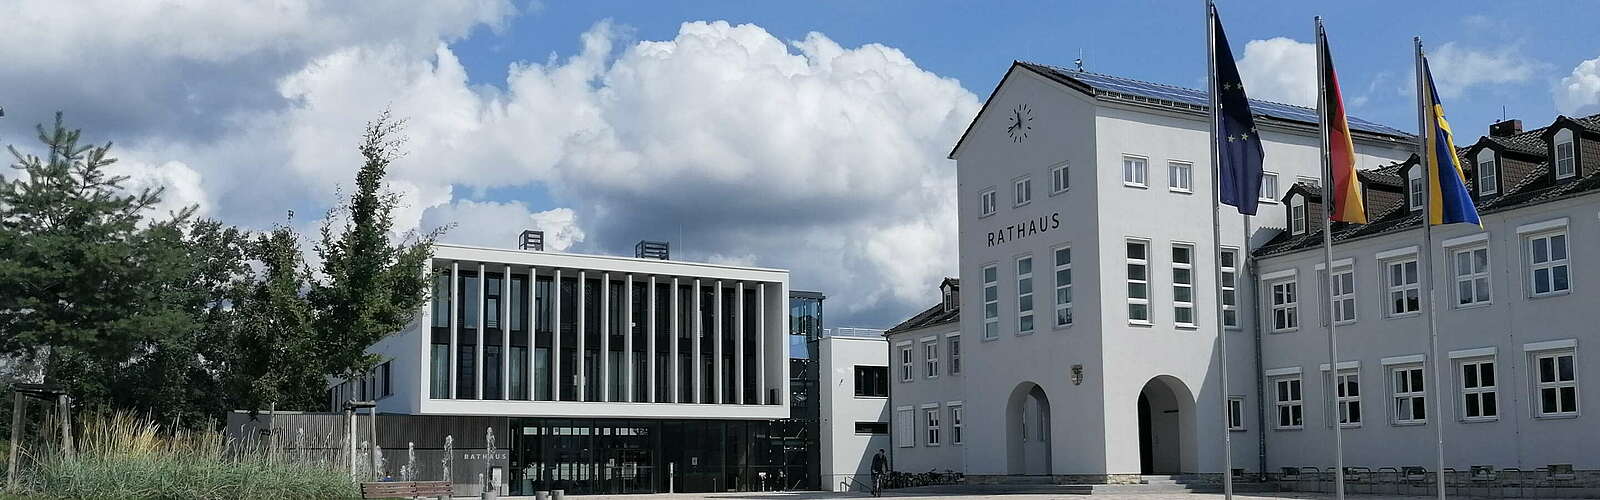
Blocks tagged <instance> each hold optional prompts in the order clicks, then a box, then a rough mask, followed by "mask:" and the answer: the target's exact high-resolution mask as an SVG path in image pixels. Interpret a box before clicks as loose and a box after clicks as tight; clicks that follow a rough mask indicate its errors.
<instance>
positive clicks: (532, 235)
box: [517, 229, 544, 252]
mask: <svg viewBox="0 0 1600 500" xmlns="http://www.w3.org/2000/svg"><path fill="white" fill-rule="evenodd" d="M517 248H520V249H523V250H529V251H534V252H543V251H544V231H534V230H532V229H529V230H526V231H523V232H522V238H521V241H520V242H518V243H517Z"/></svg>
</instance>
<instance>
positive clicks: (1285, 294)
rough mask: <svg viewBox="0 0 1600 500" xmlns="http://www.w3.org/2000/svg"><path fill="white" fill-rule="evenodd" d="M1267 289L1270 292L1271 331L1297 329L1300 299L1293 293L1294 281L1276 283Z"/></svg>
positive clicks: (1298, 325)
mask: <svg viewBox="0 0 1600 500" xmlns="http://www.w3.org/2000/svg"><path fill="white" fill-rule="evenodd" d="M1269 288H1270V290H1271V291H1272V297H1271V300H1272V301H1271V306H1272V331H1274V332H1286V331H1289V330H1294V329H1296V328H1299V327H1300V302H1299V300H1300V299H1299V297H1298V296H1299V294H1298V293H1296V292H1295V282H1294V280H1293V279H1288V280H1280V281H1276V282H1273V283H1272V285H1271V286H1270V287H1269Z"/></svg>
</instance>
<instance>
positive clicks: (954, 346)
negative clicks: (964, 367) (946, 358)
mask: <svg viewBox="0 0 1600 500" xmlns="http://www.w3.org/2000/svg"><path fill="white" fill-rule="evenodd" d="M945 342H949V343H950V374H951V375H960V374H961V336H960V335H951V336H948V337H945Z"/></svg>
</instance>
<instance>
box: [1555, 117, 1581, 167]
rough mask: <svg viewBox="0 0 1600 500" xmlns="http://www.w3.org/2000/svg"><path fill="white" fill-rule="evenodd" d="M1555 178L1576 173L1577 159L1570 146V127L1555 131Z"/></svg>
mask: <svg viewBox="0 0 1600 500" xmlns="http://www.w3.org/2000/svg"><path fill="white" fill-rule="evenodd" d="M1555 143H1556V179H1565V178H1568V177H1572V176H1574V175H1577V174H1578V165H1577V160H1576V159H1575V153H1574V149H1573V147H1572V144H1573V143H1572V129H1570V128H1565V129H1561V130H1559V131H1557V132H1556V140H1555Z"/></svg>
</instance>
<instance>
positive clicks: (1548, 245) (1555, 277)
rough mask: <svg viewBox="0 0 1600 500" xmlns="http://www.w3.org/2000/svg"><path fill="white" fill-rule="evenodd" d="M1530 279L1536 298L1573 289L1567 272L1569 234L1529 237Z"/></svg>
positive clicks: (1547, 234) (1530, 288) (1530, 285)
mask: <svg viewBox="0 0 1600 500" xmlns="http://www.w3.org/2000/svg"><path fill="white" fill-rule="evenodd" d="M1528 279H1529V280H1531V282H1530V283H1529V290H1531V291H1532V292H1533V296H1535V297H1538V296H1543V295H1554V294H1558V293H1564V292H1566V291H1567V290H1568V289H1570V288H1571V287H1572V283H1571V281H1570V277H1569V274H1568V270H1567V233H1565V232H1559V233H1546V234H1540V235H1534V236H1530V237H1528Z"/></svg>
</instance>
